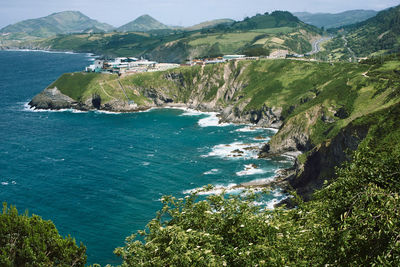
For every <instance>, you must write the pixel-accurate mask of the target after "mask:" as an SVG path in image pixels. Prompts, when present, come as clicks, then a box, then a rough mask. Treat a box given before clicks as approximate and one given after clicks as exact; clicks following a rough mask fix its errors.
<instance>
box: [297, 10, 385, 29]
mask: <svg viewBox="0 0 400 267" xmlns="http://www.w3.org/2000/svg"><path fill="white" fill-rule="evenodd" d="M377 13H378V12H377V11H375V10H362V9H361V10H349V11H344V12H341V13H335V14H332V13H309V12H295V13H293V15H295V16H296V17H298V18H299V19H300V20H301V21H304V22H305V23H307V24H311V25H314V26H316V27H318V28H321V27H324V28H325V29H329V28H337V27H340V26H344V25H350V24H354V23H357V22H360V21H364V20H366V19H369V18H371V17H373V16H375V15H376V14H377Z"/></svg>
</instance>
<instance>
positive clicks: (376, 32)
mask: <svg viewBox="0 0 400 267" xmlns="http://www.w3.org/2000/svg"><path fill="white" fill-rule="evenodd" d="M343 29H344V30H339V31H338V36H337V37H336V38H333V39H332V40H331V41H330V42H328V43H326V44H325V45H324V49H325V51H323V52H322V53H321V54H322V55H323V56H326V57H327V58H329V59H342V60H348V59H349V58H352V59H356V58H359V57H368V56H371V55H380V54H390V53H397V52H399V51H400V6H396V7H392V8H390V9H386V10H384V11H381V12H379V13H378V14H377V15H376V16H375V17H372V18H370V19H367V20H366V21H363V22H360V23H356V24H352V25H347V26H345V27H343Z"/></svg>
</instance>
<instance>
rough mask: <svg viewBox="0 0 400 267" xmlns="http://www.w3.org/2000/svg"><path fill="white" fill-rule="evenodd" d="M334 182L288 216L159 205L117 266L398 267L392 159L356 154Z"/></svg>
mask: <svg viewBox="0 0 400 267" xmlns="http://www.w3.org/2000/svg"><path fill="white" fill-rule="evenodd" d="M337 174H338V178H337V179H336V180H335V181H334V182H333V183H332V184H330V185H329V186H326V187H325V188H324V189H322V190H320V191H318V192H317V193H316V194H315V196H314V199H313V200H312V201H310V202H307V203H301V201H299V202H298V206H297V208H295V209H291V210H285V209H281V208H278V209H275V210H273V211H271V210H265V209H263V208H262V206H256V205H254V204H253V203H254V200H255V197H256V195H254V194H247V195H245V196H243V195H242V196H227V195H217V196H209V197H207V199H206V200H199V199H198V197H197V196H196V194H193V195H191V196H188V197H186V198H184V199H176V198H174V197H165V198H164V199H163V203H164V207H163V209H162V210H161V211H160V213H159V214H158V215H157V217H156V218H155V219H153V220H152V221H151V222H150V223H149V224H148V226H147V229H146V230H145V231H139V238H137V236H136V235H132V236H131V237H129V238H127V240H126V246H125V247H121V248H117V249H116V250H115V253H116V254H117V255H119V256H121V257H122V258H123V260H124V262H123V266H323V265H325V264H328V265H333V266H347V265H351V266H365V265H376V266H381V265H386V266H399V265H400V220H399V218H400V196H399V190H400V156H399V153H398V154H388V153H387V152H385V151H376V152H373V151H370V150H369V149H368V148H365V149H361V150H360V151H358V152H356V153H355V155H354V157H353V160H352V162H351V163H348V164H347V165H346V166H344V167H343V168H342V169H340V170H338V173H337Z"/></svg>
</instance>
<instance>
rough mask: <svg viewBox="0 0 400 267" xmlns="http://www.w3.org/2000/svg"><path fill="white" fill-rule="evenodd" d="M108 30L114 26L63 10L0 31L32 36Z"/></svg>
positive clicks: (78, 13)
mask: <svg viewBox="0 0 400 267" xmlns="http://www.w3.org/2000/svg"><path fill="white" fill-rule="evenodd" d="M94 27H95V28H97V29H99V30H102V31H110V30H112V29H113V28H114V27H113V26H111V25H108V24H106V23H100V22H98V21H97V20H93V19H90V18H89V17H87V16H85V15H84V14H82V13H81V12H79V11H64V12H60V13H54V14H51V15H49V16H46V17H42V18H38V19H29V20H24V21H21V22H18V23H16V24H12V25H9V26H6V27H4V28H3V29H1V30H0V33H3V34H5V33H11V34H14V36H16V34H23V35H25V36H26V35H28V36H32V37H50V36H54V35H57V34H67V33H73V32H82V31H84V30H86V29H88V28H94Z"/></svg>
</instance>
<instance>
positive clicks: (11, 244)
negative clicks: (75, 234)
mask: <svg viewBox="0 0 400 267" xmlns="http://www.w3.org/2000/svg"><path fill="white" fill-rule="evenodd" d="M85 252H86V247H85V246H83V245H82V244H81V245H80V246H79V247H78V246H77V245H76V243H75V240H74V239H73V238H71V237H70V236H68V237H66V238H62V237H61V236H60V235H59V233H58V231H57V229H56V227H55V226H54V224H53V223H52V222H51V221H44V220H43V219H42V218H40V217H39V216H36V215H32V217H29V216H28V214H27V213H25V214H18V211H17V209H16V208H15V207H13V206H11V207H7V204H6V203H4V204H3V212H2V213H1V214H0V266H84V265H85V263H86V254H85Z"/></svg>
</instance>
